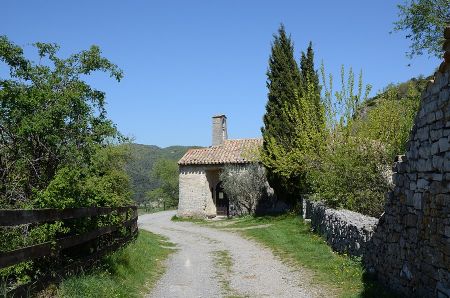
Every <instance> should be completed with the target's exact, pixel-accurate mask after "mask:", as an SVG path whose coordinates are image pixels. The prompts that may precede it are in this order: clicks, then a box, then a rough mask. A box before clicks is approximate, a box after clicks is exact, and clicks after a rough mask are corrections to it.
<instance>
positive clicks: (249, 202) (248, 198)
mask: <svg viewBox="0 0 450 298" xmlns="http://www.w3.org/2000/svg"><path fill="white" fill-rule="evenodd" d="M220 180H221V181H222V183H223V184H222V185H223V189H224V192H225V193H226V194H227V196H228V198H229V200H230V205H233V207H234V208H235V211H236V213H237V214H238V215H243V214H254V213H255V210H256V207H257V205H258V202H259V201H260V200H261V199H263V198H264V197H267V191H268V188H269V184H268V182H267V178H266V174H265V171H264V168H263V167H262V166H260V165H259V164H257V163H252V164H249V165H247V166H245V167H241V166H233V165H227V166H225V168H224V170H223V172H222V173H221V175H220Z"/></svg>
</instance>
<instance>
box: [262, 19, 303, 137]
mask: <svg viewBox="0 0 450 298" xmlns="http://www.w3.org/2000/svg"><path fill="white" fill-rule="evenodd" d="M300 81H301V76H300V70H299V68H298V65H297V62H296V61H295V58H294V45H293V43H292V40H291V37H290V36H288V35H287V34H286V31H285V29H284V26H283V25H280V28H279V29H278V34H277V35H274V41H273V44H272V53H271V55H270V58H269V69H268V70H267V89H268V90H269V93H268V102H267V105H266V114H265V115H264V127H263V128H262V134H263V138H264V139H266V138H267V137H269V136H270V137H274V138H275V139H276V140H277V142H280V143H286V142H288V140H289V136H290V129H289V126H288V125H287V123H286V120H287V119H286V117H287V115H286V114H285V113H284V111H283V108H284V106H285V105H286V103H289V102H292V101H293V100H294V98H295V96H296V93H298V92H299V86H300Z"/></svg>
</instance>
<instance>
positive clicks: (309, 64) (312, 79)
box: [300, 42, 325, 123]
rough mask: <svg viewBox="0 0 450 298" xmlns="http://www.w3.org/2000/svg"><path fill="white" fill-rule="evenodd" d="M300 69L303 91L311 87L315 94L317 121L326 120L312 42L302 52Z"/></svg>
mask: <svg viewBox="0 0 450 298" xmlns="http://www.w3.org/2000/svg"><path fill="white" fill-rule="evenodd" d="M300 71H301V79H302V80H301V88H302V90H304V91H303V93H307V92H308V88H311V89H312V90H310V91H311V94H313V98H312V99H313V101H314V109H315V110H316V117H317V121H318V122H319V123H320V122H322V121H325V118H324V116H323V113H324V111H323V105H322V102H321V99H320V91H321V87H320V82H319V75H318V73H317V70H316V69H315V68H314V50H313V48H312V42H309V45H308V49H307V50H306V54H305V52H302V55H301V59H300Z"/></svg>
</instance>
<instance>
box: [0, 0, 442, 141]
mask: <svg viewBox="0 0 450 298" xmlns="http://www.w3.org/2000/svg"><path fill="white" fill-rule="evenodd" d="M397 3H400V1H360V0H359V1H355V0H349V1H332V0H329V1H325V0H317V1H265V0H258V1H256V0H255V1H237V0H227V1H212V0H209V1H206V0H205V1H143V0H142V1H114V0H109V1H107V0H103V1H80V0H77V1H60V0H59V1H56V0H52V1H49V0H48V1H22V0H7V1H4V2H3V3H2V10H1V11H0V16H1V17H0V34H2V35H3V34H4V35H7V36H8V37H9V38H10V40H12V41H13V42H15V43H16V44H19V45H21V46H23V47H25V50H26V51H27V53H29V52H30V51H31V50H32V48H31V46H30V44H31V43H33V42H37V41H43V42H55V43H58V44H60V45H61V55H63V56H65V55H69V54H71V53H74V52H77V51H80V50H82V49H87V48H88V47H89V46H90V45H92V44H96V45H99V46H100V47H101V49H102V51H103V54H104V55H105V56H106V57H107V58H109V59H110V60H111V61H112V62H114V63H116V64H117V65H119V67H120V68H121V69H123V71H124V73H125V78H124V79H123V80H122V81H121V82H120V83H117V82H115V81H113V80H112V79H110V78H108V77H107V76H106V75H94V76H93V77H92V79H91V82H92V85H93V86H95V87H96V88H98V89H101V90H103V91H105V92H106V93H107V102H108V107H107V109H108V113H109V117H110V118H111V119H112V120H113V121H114V122H115V123H116V124H117V126H118V128H119V130H120V131H121V132H122V133H124V134H125V135H128V136H132V137H134V138H135V141H136V142H137V143H142V144H155V145H158V146H163V147H166V146H170V145H201V146H208V145H210V143H211V116H212V115H214V114H218V113H224V114H226V115H227V116H228V135H229V137H230V138H247V137H259V136H260V127H261V126H262V116H263V114H264V110H265V104H266V101H267V90H266V76H265V73H266V70H267V61H268V57H269V54H270V43H271V41H272V34H273V33H274V32H276V30H277V28H278V26H279V24H280V23H281V22H282V23H284V25H285V27H286V30H287V31H288V32H289V33H290V34H291V35H292V38H293V40H294V43H295V49H296V55H297V57H298V56H299V53H300V52H301V51H302V50H305V49H306V47H307V45H308V42H309V41H310V40H311V41H312V42H313V47H314V50H315V58H316V66H319V64H320V61H322V60H323V61H324V63H325V66H326V68H327V70H328V71H329V72H331V73H333V74H334V76H335V77H338V74H339V69H340V66H341V65H342V64H343V65H345V66H346V67H347V68H348V67H349V66H352V67H353V69H354V70H355V71H356V72H358V71H359V70H360V69H362V70H363V73H364V81H365V82H366V83H370V84H372V85H373V87H374V88H373V90H374V91H373V92H372V95H374V94H375V93H376V92H377V91H378V90H380V89H381V88H383V87H384V86H386V85H387V84H388V83H397V82H402V81H405V80H407V79H409V78H411V77H413V76H417V75H419V74H424V75H429V74H431V73H432V72H433V71H434V70H435V68H436V67H437V66H438V65H439V61H438V60H437V59H436V58H428V57H426V56H424V57H417V58H415V59H414V60H409V59H408V58H406V57H405V52H406V51H407V50H408V45H409V43H408V41H407V40H405V38H404V35H405V34H403V33H393V34H389V32H390V31H392V27H393V25H392V23H393V22H394V21H395V20H396V19H397V8H396V5H397ZM30 53H31V52H30ZM408 64H411V66H407V65H408ZM4 67H5V66H4V65H2V64H0V68H4ZM3 71H4V69H3V70H2V69H0V73H1V72H3Z"/></svg>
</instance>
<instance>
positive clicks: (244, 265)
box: [139, 211, 329, 298]
mask: <svg viewBox="0 0 450 298" xmlns="http://www.w3.org/2000/svg"><path fill="white" fill-rule="evenodd" d="M174 214H175V211H167V212H159V213H154V214H147V215H142V216H140V217H139V227H140V228H141V229H145V230H148V231H151V232H153V233H157V234H160V235H164V236H166V237H168V238H169V239H170V241H171V242H173V243H175V244H176V245H177V248H178V250H177V251H176V252H175V253H174V254H172V255H171V257H170V258H169V260H168V262H167V271H166V273H165V274H164V275H163V277H162V278H161V280H160V281H159V282H158V284H157V285H156V287H155V289H154V290H153V291H152V293H150V294H149V295H147V297H171V298H172V297H183V298H185V297H188V298H190V297H230V296H231V297H327V296H328V295H327V294H329V293H326V292H325V290H324V289H321V288H320V287H319V286H318V285H312V284H311V278H310V276H311V274H309V273H308V272H306V271H303V270H299V269H298V268H295V269H294V268H290V267H288V266H287V265H286V264H284V263H282V262H281V261H280V260H279V259H278V258H277V257H275V256H274V255H273V254H272V252H271V251H270V250H269V249H266V248H264V247H262V246H261V245H259V244H257V243H254V242H253V241H250V240H247V239H244V238H243V237H241V236H239V235H238V234H236V233H233V232H232V231H221V230H217V229H214V228H208V227H203V226H199V225H196V224H192V223H189V222H173V221H171V217H172V216H173V215H174Z"/></svg>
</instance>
